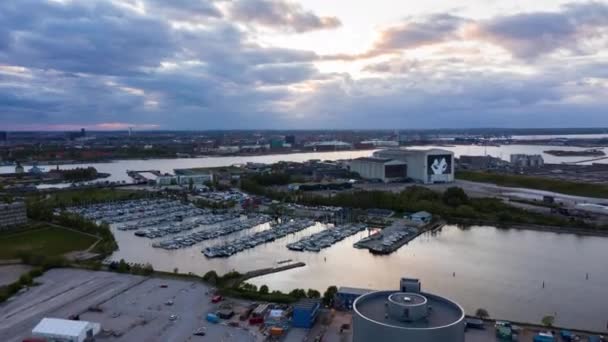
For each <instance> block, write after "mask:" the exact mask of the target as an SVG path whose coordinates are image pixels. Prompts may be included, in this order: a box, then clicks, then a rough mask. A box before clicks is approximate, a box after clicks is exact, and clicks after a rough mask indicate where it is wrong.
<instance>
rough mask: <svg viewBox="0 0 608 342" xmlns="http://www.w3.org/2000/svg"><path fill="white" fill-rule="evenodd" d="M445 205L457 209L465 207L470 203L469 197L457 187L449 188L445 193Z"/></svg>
mask: <svg viewBox="0 0 608 342" xmlns="http://www.w3.org/2000/svg"><path fill="white" fill-rule="evenodd" d="M442 200H443V203H445V204H447V205H449V206H451V207H457V206H459V205H464V204H468V203H469V196H467V194H466V192H464V190H462V188H459V187H457V186H452V187H449V188H448V189H447V190H446V191H445V192H444V193H443V198H442Z"/></svg>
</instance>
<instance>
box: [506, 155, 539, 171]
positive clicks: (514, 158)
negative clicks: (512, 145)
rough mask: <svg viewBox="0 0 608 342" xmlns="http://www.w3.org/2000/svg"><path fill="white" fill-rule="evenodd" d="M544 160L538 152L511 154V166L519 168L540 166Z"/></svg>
mask: <svg viewBox="0 0 608 342" xmlns="http://www.w3.org/2000/svg"><path fill="white" fill-rule="evenodd" d="M543 165H545V160H544V159H543V156H541V155H540V154H512V155H511V166H513V167H519V168H528V167H542V166H543Z"/></svg>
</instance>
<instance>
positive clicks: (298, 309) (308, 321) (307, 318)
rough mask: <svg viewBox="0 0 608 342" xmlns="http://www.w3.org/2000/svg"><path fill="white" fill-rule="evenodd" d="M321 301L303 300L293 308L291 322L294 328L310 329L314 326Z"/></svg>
mask: <svg viewBox="0 0 608 342" xmlns="http://www.w3.org/2000/svg"><path fill="white" fill-rule="evenodd" d="M320 308H321V301H320V300H319V299H312V298H309V299H303V300H301V301H299V302H297V303H296V304H294V306H293V315H292V322H293V326H294V327H295V328H304V329H310V328H312V326H313V325H314V324H315V321H316V320H317V316H318V315H319V309H320Z"/></svg>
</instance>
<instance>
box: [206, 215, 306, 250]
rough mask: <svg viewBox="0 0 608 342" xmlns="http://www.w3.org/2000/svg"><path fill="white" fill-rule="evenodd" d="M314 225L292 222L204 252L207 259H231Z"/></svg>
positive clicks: (304, 221) (212, 247)
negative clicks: (233, 256)
mask: <svg viewBox="0 0 608 342" xmlns="http://www.w3.org/2000/svg"><path fill="white" fill-rule="evenodd" d="M314 224H315V222H314V221H312V220H304V219H296V220H291V221H287V222H285V223H281V224H279V225H276V226H274V227H273V228H271V229H268V230H264V231H261V232H257V233H255V234H253V235H250V236H244V237H241V238H239V239H235V240H231V241H229V242H226V243H223V244H218V245H215V246H211V247H206V248H205V249H203V251H202V252H203V254H205V256H206V257H207V258H218V257H229V256H231V255H233V254H236V253H239V252H242V251H244V250H246V249H250V248H253V247H256V246H258V245H261V244H263V243H268V242H272V241H274V240H277V239H280V238H282V237H285V236H287V235H289V234H293V233H296V232H299V231H301V230H304V229H306V228H308V227H310V226H312V225H314Z"/></svg>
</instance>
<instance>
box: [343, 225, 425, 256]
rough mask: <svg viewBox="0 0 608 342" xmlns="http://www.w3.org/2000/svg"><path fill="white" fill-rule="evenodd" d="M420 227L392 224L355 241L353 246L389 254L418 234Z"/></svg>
mask: <svg viewBox="0 0 608 342" xmlns="http://www.w3.org/2000/svg"><path fill="white" fill-rule="evenodd" d="M419 232H421V229H419V228H416V227H409V226H403V225H399V224H396V225H392V226H389V227H386V228H384V229H382V230H379V231H378V232H376V233H374V234H372V235H370V236H368V237H365V238H363V239H361V240H359V241H357V242H356V243H355V244H354V245H353V247H355V248H362V249H368V250H369V252H370V253H372V254H390V253H393V252H394V251H396V250H397V249H399V248H400V247H401V246H403V245H405V244H406V243H408V242H410V241H411V240H413V239H414V238H416V236H418V234H419Z"/></svg>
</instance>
